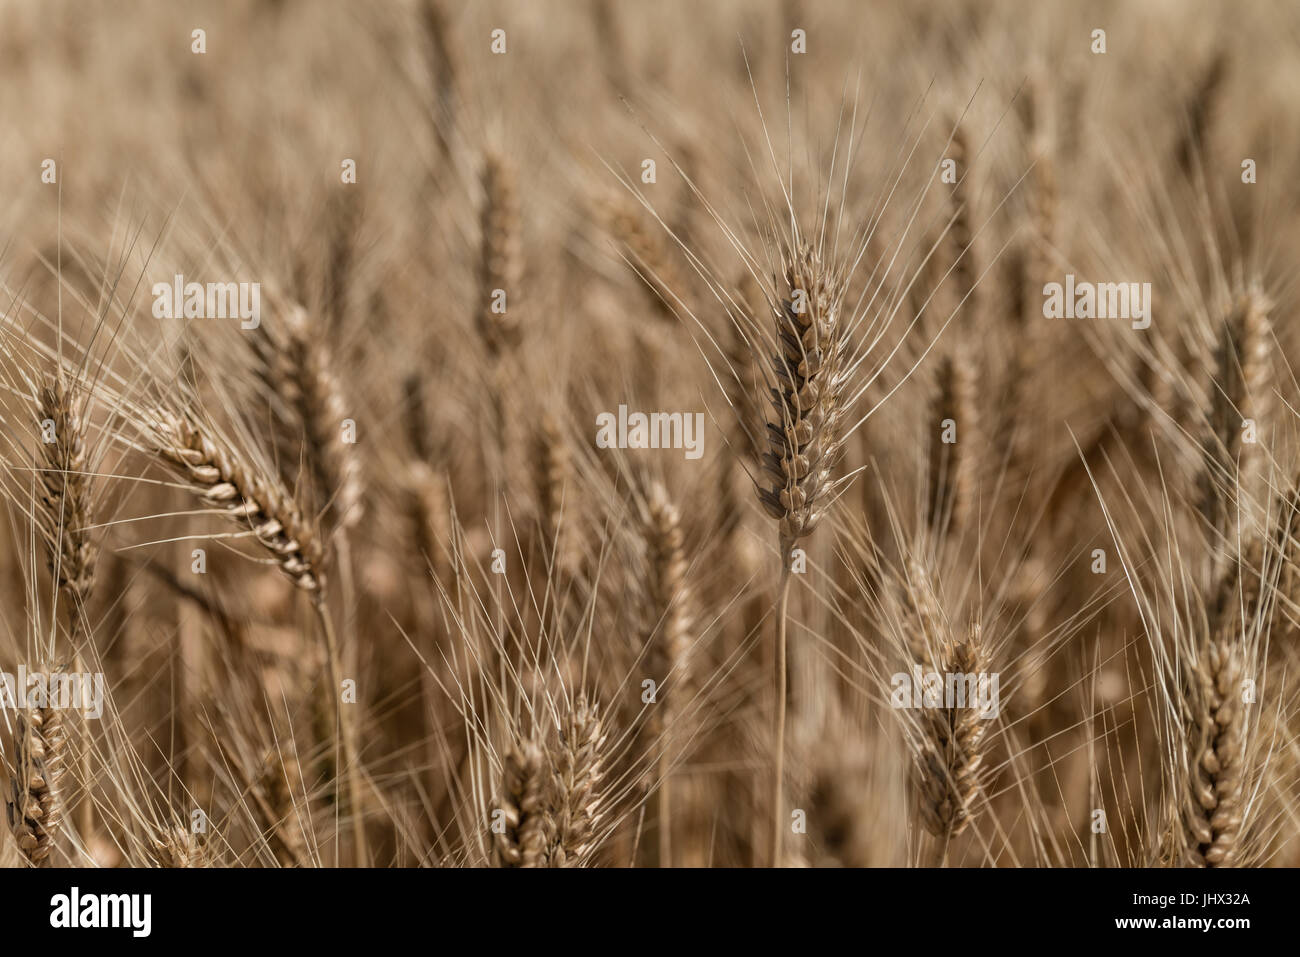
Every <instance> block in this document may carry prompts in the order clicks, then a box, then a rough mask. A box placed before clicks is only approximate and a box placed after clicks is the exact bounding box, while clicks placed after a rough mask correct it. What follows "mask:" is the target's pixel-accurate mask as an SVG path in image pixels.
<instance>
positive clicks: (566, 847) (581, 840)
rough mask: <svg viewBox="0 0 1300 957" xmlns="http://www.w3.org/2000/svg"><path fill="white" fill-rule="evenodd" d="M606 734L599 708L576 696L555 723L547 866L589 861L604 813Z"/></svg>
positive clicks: (572, 865) (569, 865) (575, 864)
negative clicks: (556, 736) (551, 837)
mask: <svg viewBox="0 0 1300 957" xmlns="http://www.w3.org/2000/svg"><path fill="white" fill-rule="evenodd" d="M606 736H607V735H606V731H605V725H604V723H603V722H602V720H601V715H600V709H599V708H598V707H597V706H596V705H595V704H594V703H592V704H589V703H588V702H587V698H586V697H585V696H581V695H580V696H579V697H578V700H577V701H576V702H575V703H574V705H573V707H572V709H571V710H570V711H569V713H568V714H566V715H565V716H564V720H563V721H562V723H561V725H560V732H559V740H558V742H557V744H556V746H555V748H554V752H553V757H552V762H551V763H552V765H553V767H554V771H553V772H552V773H553V778H554V794H555V815H554V816H555V835H554V843H553V845H552V848H551V852H550V861H549V863H550V865H551V866H552V867H581V866H583V865H585V864H589V863H591V858H592V855H593V853H594V852H595V849H596V840H597V832H598V831H599V828H600V825H601V822H602V821H603V819H604V816H605V810H606V800H605V794H604V789H603V782H604V777H605V753H604V751H605V740H606Z"/></svg>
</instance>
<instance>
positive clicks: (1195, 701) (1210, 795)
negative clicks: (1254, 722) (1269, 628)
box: [1183, 641, 1245, 867]
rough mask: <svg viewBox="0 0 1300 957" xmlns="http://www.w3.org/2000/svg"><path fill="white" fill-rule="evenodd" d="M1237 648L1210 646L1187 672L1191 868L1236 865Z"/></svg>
mask: <svg viewBox="0 0 1300 957" xmlns="http://www.w3.org/2000/svg"><path fill="white" fill-rule="evenodd" d="M1242 673H1243V670H1242V653H1241V647H1240V645H1239V644H1237V643H1235V642H1229V641H1220V642H1214V643H1211V644H1210V645H1209V646H1208V648H1207V649H1206V652H1205V654H1203V655H1202V656H1201V660H1200V661H1199V662H1197V664H1196V665H1195V666H1194V667H1193V668H1192V670H1191V681H1190V686H1189V687H1188V689H1187V695H1188V704H1189V706H1190V710H1191V725H1190V727H1189V729H1188V734H1189V742H1188V744H1189V752H1190V757H1191V759H1192V761H1193V764H1192V766H1191V767H1190V768H1189V769H1188V771H1189V777H1188V790H1187V793H1186V795H1185V799H1184V803H1183V823H1184V826H1185V829H1186V845H1187V861H1188V863H1189V864H1191V865H1193V866H1195V867H1228V866H1231V865H1232V864H1233V863H1234V860H1235V858H1236V854H1237V850H1238V837H1239V835H1240V832H1241V821H1242V804H1243V801H1244V798H1245V794H1244V793H1243V792H1244V774H1243V755H1242V740H1243V736H1244V734H1245V715H1244V714H1243V710H1242V707H1241V697H1240V696H1241V677H1242Z"/></svg>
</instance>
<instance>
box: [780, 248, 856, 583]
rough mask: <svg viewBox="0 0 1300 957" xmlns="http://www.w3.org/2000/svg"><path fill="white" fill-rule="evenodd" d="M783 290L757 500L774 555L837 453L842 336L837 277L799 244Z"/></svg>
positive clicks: (809, 509)
mask: <svg viewBox="0 0 1300 957" xmlns="http://www.w3.org/2000/svg"><path fill="white" fill-rule="evenodd" d="M785 278H786V285H787V286H788V291H787V294H786V295H785V296H784V297H783V298H782V300H781V305H780V309H779V311H778V313H777V317H776V318H777V324H776V345H777V350H778V351H777V352H776V354H775V355H774V356H772V357H771V360H770V362H771V369H770V370H769V371H770V372H771V374H772V375H773V377H774V378H775V380H776V381H775V384H774V385H773V387H772V388H771V404H772V408H773V410H774V412H775V415H774V419H775V421H769V422H768V423H767V451H766V452H764V454H763V468H764V472H765V476H766V482H765V483H763V484H761V485H760V487H759V490H758V497H759V501H760V502H762V504H763V508H764V509H766V511H767V513H768V514H769V515H770V516H771V517H772V518H774V519H776V521H777V522H778V530H779V538H780V545H781V560H782V562H783V563H785V562H788V560H789V552H790V548H791V547H792V546H793V545H794V543H795V542H797V541H798V540H799V539H801V538H803V537H804V536H806V535H809V534H811V533H812V532H813V530H814V529H815V528H816V527H817V523H818V522H819V521H821V518H822V515H823V514H824V510H825V507H826V504H827V503H826V497H827V493H828V492H829V491H830V489H831V484H832V481H831V473H832V471H833V469H834V467H835V464H836V462H837V461H838V460H839V457H840V454H841V451H842V445H841V442H840V438H839V428H840V420H841V417H842V414H843V408H842V407H841V405H840V402H841V398H842V396H843V392H844V382H845V377H846V370H845V357H846V356H847V354H848V346H849V340H848V337H847V336H846V335H845V330H844V324H843V323H842V322H841V320H840V315H839V313H840V305H841V301H842V299H843V296H844V285H843V283H842V282H841V281H839V280H838V279H836V278H835V277H834V276H832V275H831V274H830V273H829V271H828V270H826V269H825V268H824V267H823V265H822V261H821V257H820V256H819V255H818V254H817V252H816V251H814V250H813V249H812V248H811V247H804V248H803V249H802V250H801V251H799V252H798V253H796V254H794V255H793V256H791V257H790V260H789V262H788V263H787V264H786V275H785Z"/></svg>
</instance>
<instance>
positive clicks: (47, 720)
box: [7, 708, 65, 867]
mask: <svg viewBox="0 0 1300 957" xmlns="http://www.w3.org/2000/svg"><path fill="white" fill-rule="evenodd" d="M64 743H65V738H64V729H63V716H62V715H61V714H60V712H59V711H58V709H56V708H35V709H31V710H28V711H23V710H19V711H18V713H17V715H16V717H15V719H14V743H13V777H12V781H11V784H10V795H9V799H8V802H7V805H8V820H9V831H10V833H12V834H13V836H14V841H15V843H16V844H17V845H18V850H19V851H20V852H21V853H22V855H23V858H24V859H25V860H26V861H27V862H28V863H29V864H31V865H32V866H33V867H49V866H50V854H51V853H52V851H53V850H54V841H55V838H56V837H57V836H58V833H59V827H60V825H61V823H62V814H63V802H62V795H61V793H60V790H59V783H60V781H61V779H62V777H63V759H64V751H65V748H64Z"/></svg>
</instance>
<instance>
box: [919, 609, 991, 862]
mask: <svg viewBox="0 0 1300 957" xmlns="http://www.w3.org/2000/svg"><path fill="white" fill-rule="evenodd" d="M942 658H943V660H942V665H943V670H942V674H944V675H958V676H960V675H967V674H973V675H976V676H977V680H978V679H979V676H982V675H983V674H984V673H985V668H986V667H987V662H988V654H987V649H986V647H985V644H984V641H983V638H982V635H981V631H980V627H979V625H978V624H975V623H972V624H971V627H970V630H969V631H968V633H967V636H966V637H965V638H963V639H960V640H957V641H952V642H949V643H948V644H947V645H946V647H945V648H944V651H943V655H942ZM946 683H947V682H946V679H945V684H946ZM943 705H944V706H943V707H938V708H930V707H927V708H925V709H924V711H923V717H922V721H921V725H922V734H921V739H920V753H919V755H918V756H917V760H916V762H915V764H914V771H915V774H914V780H915V782H916V790H917V794H918V798H919V800H918V809H919V811H920V817H921V823H922V824H923V825H924V826H925V829H926V830H927V831H929V832H930V833H931V834H932V835H933V836H934V837H936V838H938V840H939V845H938V848H937V851H938V855H937V856H938V859H939V860H940V861H944V860H946V859H947V854H948V845H949V843H950V842H951V840H952V839H953V838H954V837H956V836H957V835H958V834H960V833H961V832H962V831H963V830H965V828H966V826H967V825H968V824H969V823H970V820H971V817H972V815H973V813H974V807H975V801H976V798H977V796H978V794H979V790H980V772H981V770H982V768H983V766H984V738H985V736H986V734H987V731H988V719H987V718H986V717H984V716H983V715H982V714H981V711H980V708H979V706H978V702H976V703H973V704H972V703H969V702H963V706H962V707H957V706H955V705H954V706H953V707H948V702H946V701H945V702H943Z"/></svg>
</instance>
